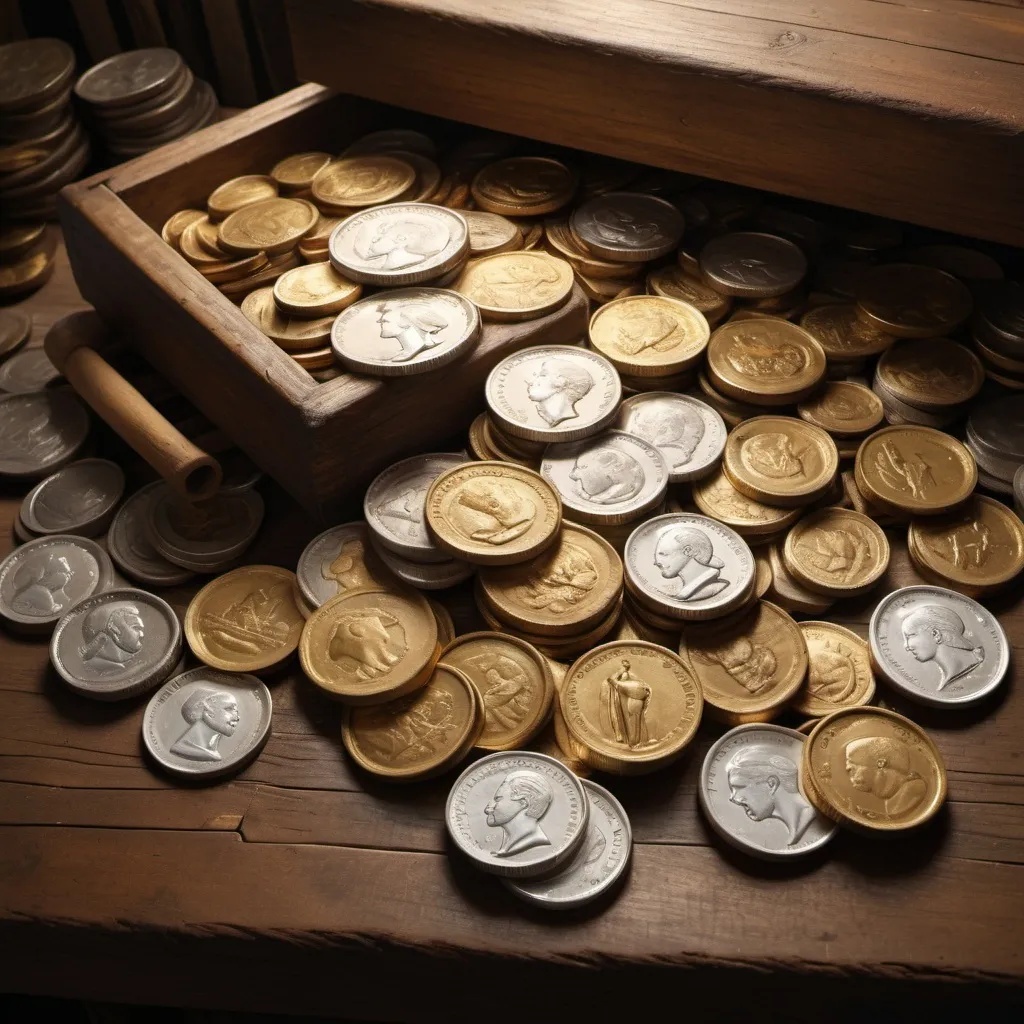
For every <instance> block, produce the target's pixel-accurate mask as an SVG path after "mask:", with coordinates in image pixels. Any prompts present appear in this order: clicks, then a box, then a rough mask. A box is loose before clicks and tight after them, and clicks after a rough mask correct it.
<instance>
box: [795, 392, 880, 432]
mask: <svg viewBox="0 0 1024 1024" xmlns="http://www.w3.org/2000/svg"><path fill="white" fill-rule="evenodd" d="M796 411H797V413H798V414H799V416H800V418H801V419H802V420H806V421H807V422H808V423H811V424H813V425H814V426H816V427H820V428H821V429H822V430H826V431H828V433H830V434H831V435H832V436H833V437H836V438H840V437H858V436H859V435H861V434H867V433H869V432H870V431H872V430H875V429H876V428H877V427H880V426H881V425H882V421H883V420H884V419H885V410H884V408H883V407H882V400H881V399H880V398H879V397H878V395H876V394H875V393H874V391H872V390H871V388H869V387H865V386H864V385H863V384H857V383H855V382H854V381H850V380H830V381H828V383H827V384H826V385H825V386H824V387H823V388H822V389H821V390H820V391H819V392H818V393H817V394H815V395H812V396H811V397H810V398H806V399H804V401H802V402H801V403H800V404H799V405H798V406H797V407H796Z"/></svg>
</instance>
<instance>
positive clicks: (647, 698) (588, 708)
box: [559, 641, 704, 775]
mask: <svg viewBox="0 0 1024 1024" xmlns="http://www.w3.org/2000/svg"><path fill="white" fill-rule="evenodd" d="M703 704H704V701H703V699H702V697H701V688H700V686H698V684H697V682H696V680H695V679H694V677H693V675H692V674H691V672H690V670H689V669H688V668H687V666H686V665H685V663H684V662H683V660H682V659H681V658H679V657H677V656H676V655H675V654H673V653H672V652H671V651H668V650H666V649H665V648H664V647H658V646H657V645H656V644H649V643H644V642H642V641H614V642H612V643H610V644H604V645H603V646H601V647H596V648H595V649H594V650H592V651H588V652H587V653H586V654H584V655H583V656H582V657H581V658H580V659H579V660H578V661H576V662H575V664H573V666H572V667H571V668H570V669H569V673H568V675H567V676H566V677H565V682H564V684H563V685H562V691H561V693H560V694H559V709H560V711H561V713H562V717H563V719H564V721H565V725H566V727H567V729H568V732H569V735H570V736H571V737H572V739H573V740H574V741H575V744H574V747H575V749H574V750H573V751H572V753H574V754H578V755H579V757H580V760H583V761H585V762H586V763H587V764H589V765H590V766H591V767H593V768H597V769H600V770H601V771H606V772H612V773H614V774H617V775H640V774H645V773H647V772H652V771H657V770H658V769H659V768H664V767H665V766H666V765H668V764H671V763H672V762H673V761H674V760H676V759H677V758H678V757H679V756H680V754H682V752H683V751H684V750H685V749H686V746H687V744H689V742H690V741H691V740H692V739H693V737H694V735H695V734H696V732H697V727H698V726H699V725H700V719H701V712H702V710H703Z"/></svg>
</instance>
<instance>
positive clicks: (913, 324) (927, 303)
mask: <svg viewBox="0 0 1024 1024" xmlns="http://www.w3.org/2000/svg"><path fill="white" fill-rule="evenodd" d="M972 305H973V300H972V298H971V293H970V290H969V289H968V287H967V286H966V285H965V284H964V283H963V282H962V281H958V280H957V279H956V278H955V277H953V275H952V274H947V273H946V272H945V271H944V270H937V269H936V268H935V267H925V266H918V265H916V264H913V263H883V264H881V265H879V266H876V267H871V268H870V269H869V270H867V271H865V272H864V274H863V276H862V277H861V278H860V280H859V281H858V283H857V310H858V312H859V314H860V315H861V316H862V317H863V318H864V319H865V320H866V321H867V322H868V323H869V324H871V325H872V326H874V327H877V328H879V329H880V330H883V331H885V332H887V333H888V334H895V335H896V336H897V337H899V338H935V337H938V336H939V335H940V334H948V333H949V332H950V331H953V330H955V329H956V328H957V327H959V326H960V324H962V323H963V322H964V321H965V320H966V319H967V318H968V317H969V316H970V315H971V307H972Z"/></svg>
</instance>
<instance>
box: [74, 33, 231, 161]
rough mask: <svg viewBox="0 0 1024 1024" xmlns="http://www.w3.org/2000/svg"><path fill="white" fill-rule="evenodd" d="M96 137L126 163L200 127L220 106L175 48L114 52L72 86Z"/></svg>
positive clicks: (213, 119)
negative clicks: (127, 160)
mask: <svg viewBox="0 0 1024 1024" xmlns="http://www.w3.org/2000/svg"><path fill="white" fill-rule="evenodd" d="M75 95H76V96H77V97H78V99H79V100H80V101H81V103H82V105H83V106H84V107H85V109H86V111H87V112H88V116H89V123H90V126H91V127H92V129H93V131H94V132H95V134H96V135H97V136H98V137H99V138H101V139H102V140H103V144H104V147H105V148H106V150H107V152H108V153H109V155H110V156H111V157H113V158H115V159H130V158H131V157H134V156H140V155H141V154H143V153H148V152H149V151H150V150H151V149H156V147H157V146H162V145H164V144H165V143H168V142H173V141H174V140H175V139H180V138H182V137H183V136H185V135H190V134H191V133H192V132H194V131H198V130H199V129H200V128H205V127H206V125H208V124H211V123H212V122H214V121H215V120H216V119H217V116H218V113H219V108H218V106H217V97H216V95H215V94H214V91H213V89H212V87H211V86H210V85H209V84H208V83H207V82H203V81H201V80H200V79H198V78H196V77H195V76H194V75H193V74H192V72H191V70H190V69H189V67H188V65H186V63H185V61H184V60H183V59H182V57H181V54H180V53H178V52H177V51H176V50H169V49H166V48H164V47H150V48H147V49H143V50H127V51H125V52H124V53H118V54H115V55H114V56H113V57H108V58H107V59H106V60H103V61H100V63H99V64H95V65H93V67H91V68H89V70H88V71H86V72H85V73H84V74H83V75H82V77H81V78H79V79H78V82H77V83H76V84H75Z"/></svg>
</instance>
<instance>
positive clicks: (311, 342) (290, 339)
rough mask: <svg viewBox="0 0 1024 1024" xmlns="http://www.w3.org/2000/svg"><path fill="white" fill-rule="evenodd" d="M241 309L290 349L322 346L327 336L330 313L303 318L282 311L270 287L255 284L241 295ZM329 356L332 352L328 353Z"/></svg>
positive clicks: (258, 325)
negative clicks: (250, 289) (254, 287)
mask: <svg viewBox="0 0 1024 1024" xmlns="http://www.w3.org/2000/svg"><path fill="white" fill-rule="evenodd" d="M241 308H242V313H243V314H244V315H245V318H246V319H247V320H248V321H249V322H250V323H251V324H253V325H254V326H256V327H258V328H259V329H260V330H261V331H262V332H263V333H264V334H265V335H266V336H267V337H268V338H270V340H271V341H273V342H274V343H275V344H277V345H279V346H280V347H281V348H283V349H285V350H287V351H289V352H291V351H299V352H302V351H308V350H310V349H316V348H322V347H323V346H324V345H325V344H328V343H329V342H330V339H331V327H332V326H333V324H334V317H333V316H324V317H319V318H318V319H316V320H305V319H302V318H299V317H290V316H286V315H285V314H283V313H282V312H281V311H280V310H279V309H278V308H277V303H276V302H275V301H274V289H273V287H269V286H268V287H266V288H257V289H256V291H252V292H249V294H248V295H246V297H245V298H244V299H242V307H241ZM332 360H333V356H332Z"/></svg>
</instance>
